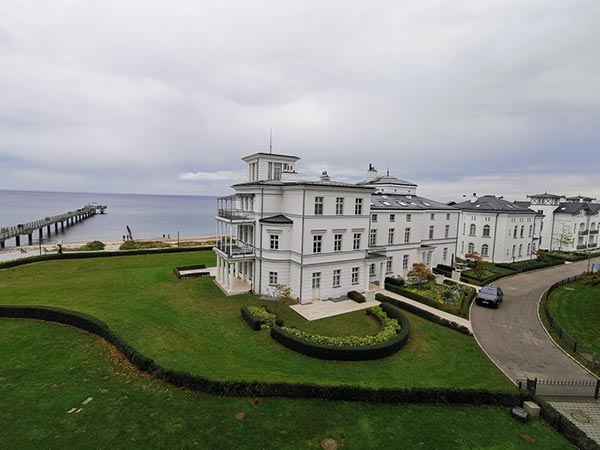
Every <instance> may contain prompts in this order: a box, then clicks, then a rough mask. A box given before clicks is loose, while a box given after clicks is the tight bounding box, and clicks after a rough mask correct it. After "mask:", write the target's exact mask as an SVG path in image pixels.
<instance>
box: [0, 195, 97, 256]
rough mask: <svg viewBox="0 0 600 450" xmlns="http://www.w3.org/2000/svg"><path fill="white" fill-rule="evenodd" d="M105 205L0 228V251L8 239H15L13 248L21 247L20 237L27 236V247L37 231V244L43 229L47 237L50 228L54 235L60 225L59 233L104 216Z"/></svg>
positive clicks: (50, 233)
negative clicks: (95, 217) (93, 217)
mask: <svg viewBox="0 0 600 450" xmlns="http://www.w3.org/2000/svg"><path fill="white" fill-rule="evenodd" d="M106 208H107V207H106V205H98V204H96V203H89V204H87V205H84V206H83V207H82V208H79V209H77V210H75V211H68V212H66V213H63V214H59V215H56V216H52V217H44V218H43V219H38V220H34V221H32V222H27V223H20V224H18V225H15V226H13V227H2V228H0V249H2V248H4V247H5V246H6V241H7V240H8V239H13V238H14V239H15V246H16V247H20V246H21V237H22V236H27V242H28V245H32V244H33V234H34V233H35V232H36V231H37V233H38V240H39V242H41V241H42V239H43V237H44V236H43V234H44V228H46V234H47V237H48V238H50V236H52V227H54V233H55V234H56V233H58V227H59V225H60V228H61V231H64V229H65V226H66V227H67V228H68V227H70V226H71V225H75V224H76V223H79V222H81V221H82V220H85V219H87V218H88V217H92V216H95V215H96V214H98V213H100V214H104V211H105V210H106Z"/></svg>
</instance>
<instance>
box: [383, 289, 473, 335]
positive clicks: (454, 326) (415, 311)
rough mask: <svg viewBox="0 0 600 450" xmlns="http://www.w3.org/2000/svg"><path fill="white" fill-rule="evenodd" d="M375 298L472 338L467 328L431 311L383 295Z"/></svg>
mask: <svg viewBox="0 0 600 450" xmlns="http://www.w3.org/2000/svg"><path fill="white" fill-rule="evenodd" d="M375 298H376V299H377V300H379V301H380V302H382V304H388V303H389V304H391V305H394V306H396V307H398V308H402V309H404V310H405V311H408V312H410V313H413V314H414V315H415V316H419V317H422V318H423V319H425V320H429V321H430V322H434V323H437V324H438V325H442V326H444V327H448V328H451V329H453V330H456V331H458V332H459V333H463V334H466V335H469V336H472V333H471V330H469V329H468V328H467V327H464V326H462V325H459V324H457V323H456V322H451V321H449V320H446V319H443V318H441V317H439V316H436V315H435V314H432V313H430V312H429V311H424V310H422V309H421V308H417V307H416V306H413V305H411V304H409V303H406V302H403V301H402V300H397V299H395V298H391V297H388V296H386V295H383V294H376V295H375Z"/></svg>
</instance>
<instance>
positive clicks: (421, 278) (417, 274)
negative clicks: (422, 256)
mask: <svg viewBox="0 0 600 450" xmlns="http://www.w3.org/2000/svg"><path fill="white" fill-rule="evenodd" d="M406 276H407V277H408V279H409V280H410V281H411V282H412V283H416V284H422V283H426V282H428V281H432V280H435V275H433V273H432V272H431V270H429V267H427V265H426V264H423V263H414V264H413V265H412V268H411V269H410V271H409V272H408V273H407V274H406Z"/></svg>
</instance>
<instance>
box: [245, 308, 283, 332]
mask: <svg viewBox="0 0 600 450" xmlns="http://www.w3.org/2000/svg"><path fill="white" fill-rule="evenodd" d="M251 308H260V309H262V311H258V313H257V314H255V313H254V312H253V311H252V309H251ZM263 311H264V312H263ZM240 313H241V315H242V319H244V321H245V322H246V323H247V324H248V325H249V326H250V328H252V329H253V330H255V331H260V330H262V329H263V328H264V327H270V326H271V325H273V324H274V323H275V321H276V318H275V314H273V313H271V312H269V311H267V310H266V309H265V308H264V307H262V306H242V307H241V309H240Z"/></svg>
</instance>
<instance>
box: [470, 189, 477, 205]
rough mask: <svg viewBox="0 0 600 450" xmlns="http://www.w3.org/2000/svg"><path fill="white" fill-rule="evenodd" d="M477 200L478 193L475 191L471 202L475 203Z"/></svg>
mask: <svg viewBox="0 0 600 450" xmlns="http://www.w3.org/2000/svg"><path fill="white" fill-rule="evenodd" d="M476 201H477V194H476V193H475V192H473V196H472V197H471V203H475V202H476Z"/></svg>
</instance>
